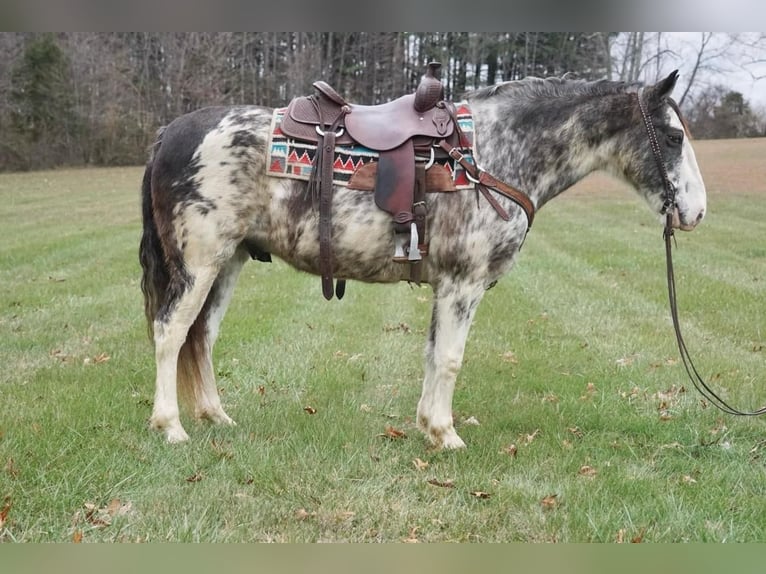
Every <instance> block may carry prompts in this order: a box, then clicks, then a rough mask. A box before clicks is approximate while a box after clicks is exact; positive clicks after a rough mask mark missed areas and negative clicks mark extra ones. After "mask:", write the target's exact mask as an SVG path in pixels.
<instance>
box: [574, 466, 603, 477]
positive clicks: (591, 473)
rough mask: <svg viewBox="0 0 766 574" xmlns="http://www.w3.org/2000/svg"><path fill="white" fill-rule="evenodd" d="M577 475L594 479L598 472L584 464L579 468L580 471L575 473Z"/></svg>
mask: <svg viewBox="0 0 766 574" xmlns="http://www.w3.org/2000/svg"><path fill="white" fill-rule="evenodd" d="M577 474H578V475H580V476H584V477H586V478H596V475H597V474H598V471H597V470H596V469H595V468H593V467H592V466H589V465H587V464H584V465H583V466H581V467H580V470H578V471H577Z"/></svg>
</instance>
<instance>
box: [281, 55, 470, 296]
mask: <svg viewBox="0 0 766 574" xmlns="http://www.w3.org/2000/svg"><path fill="white" fill-rule="evenodd" d="M440 67H441V64H439V63H438V62H431V63H430V64H428V68H427V71H426V74H425V75H424V76H423V78H422V79H421V81H420V84H419V85H418V88H417V90H416V91H415V93H414V94H408V95H405V96H402V97H400V98H397V99H396V100H393V101H391V102H387V103H384V104H380V105H376V106H366V105H357V104H350V103H348V102H347V101H346V100H345V99H344V98H343V97H342V96H340V95H339V94H338V93H337V92H336V91H335V90H334V89H333V88H332V87H331V86H330V85H328V84H327V83H326V82H323V81H318V82H315V83H314V84H313V85H314V88H316V90H317V93H316V94H314V95H311V96H303V97H298V98H295V99H293V100H292V101H291V102H290V104H289V105H288V107H287V110H286V112H285V115H284V117H283V119H282V124H281V126H280V128H281V130H282V132H283V133H284V134H285V135H286V136H288V137H290V138H294V139H296V140H301V141H307V142H312V143H315V144H316V146H317V153H316V157H315V160H314V167H313V172H312V177H311V179H310V181H309V187H310V188H311V190H312V192H313V196H314V198H315V201H316V200H318V203H319V250H320V254H319V258H320V272H321V275H322V292H323V294H324V296H325V298H327V299H331V298H332V296H333V294H334V289H333V282H332V281H333V279H332V277H333V265H332V221H331V218H330V209H331V203H332V189H333V184H332V169H333V159H334V151H335V146H336V145H353V144H358V145H362V146H364V147H366V148H368V149H371V150H374V151H376V152H378V154H379V155H378V161H377V166H376V167H377V169H376V176H375V178H376V179H375V204H376V205H377V206H378V207H379V208H380V209H382V210H384V211H386V212H388V213H390V214H391V217H392V220H393V223H394V232H395V234H396V235H395V238H396V241H397V247H396V251H395V253H394V260H396V261H401V262H409V263H411V264H412V267H411V270H412V273H411V278H412V279H414V280H416V281H418V280H419V271H420V269H419V263H420V262H421V260H422V257H423V256H424V255H425V254H426V253H427V243H426V228H425V224H426V215H427V214H426V203H425V192H426V190H425V168H426V165H427V162H428V160H429V158H430V159H431V160H432V159H433V155H432V154H434V153H441V154H443V153H445V152H444V151H443V150H441V149H440V148H435V147H434V145H435V143H436V142H438V141H441V140H445V139H446V140H449V141H450V142H451V143H452V144H453V145H455V146H457V145H458V144H459V140H458V130H457V128H456V120H455V109H454V106H453V105H452V104H451V103H450V102H446V101H444V87H443V86H442V83H441V80H440V79H439V69H440ZM418 158H423V159H422V160H420V161H419V159H418ZM344 290H345V285H344V284H343V282H342V281H339V282H338V290H337V295H338V298H340V297H342V296H343V292H344Z"/></svg>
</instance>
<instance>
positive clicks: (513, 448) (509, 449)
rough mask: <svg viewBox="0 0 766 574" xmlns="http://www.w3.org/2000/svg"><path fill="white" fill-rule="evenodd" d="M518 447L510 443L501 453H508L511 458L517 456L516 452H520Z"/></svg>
mask: <svg viewBox="0 0 766 574" xmlns="http://www.w3.org/2000/svg"><path fill="white" fill-rule="evenodd" d="M518 450H519V449H518V448H516V445H515V444H509V445H508V446H507V447H505V448H504V449H503V450H501V451H500V454H507V455H509V456H510V457H511V458H515V457H516V454H517V453H518Z"/></svg>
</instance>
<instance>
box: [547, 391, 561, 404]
mask: <svg viewBox="0 0 766 574" xmlns="http://www.w3.org/2000/svg"><path fill="white" fill-rule="evenodd" d="M543 402H544V403H557V402H559V398H558V397H557V396H556V395H554V394H552V393H551V394H549V395H545V396H544V397H543Z"/></svg>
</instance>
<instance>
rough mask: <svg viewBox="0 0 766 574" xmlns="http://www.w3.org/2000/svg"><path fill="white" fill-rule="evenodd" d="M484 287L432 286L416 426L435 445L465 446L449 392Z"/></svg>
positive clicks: (463, 284)
mask: <svg viewBox="0 0 766 574" xmlns="http://www.w3.org/2000/svg"><path fill="white" fill-rule="evenodd" d="M484 290H485V289H484V285H483V284H476V283H467V282H460V281H454V280H449V281H442V282H440V283H439V284H438V286H437V287H436V288H435V289H434V301H433V314H432V315H431V328H430V330H429V333H428V342H427V343H426V369H425V371H426V372H425V378H424V380H423V393H422V394H421V396H420V401H419V402H418V412H417V421H418V428H420V430H422V431H423V432H424V433H425V435H426V436H427V437H428V438H429V440H430V441H431V442H432V443H433V445H434V446H435V447H437V448H448V449H456V448H463V447H465V443H464V442H463V440H462V439H461V438H460V437H459V436H458V434H457V433H456V432H455V427H454V425H453V421H452V395H453V392H454V390H455V380H456V379H457V375H458V373H459V372H460V367H461V365H462V364H463V352H464V351H465V343H466V339H467V337H468V331H469V329H470V328H471V322H472V321H473V317H474V314H475V313H476V307H478V305H479V302H480V301H481V298H482V296H483V295H484Z"/></svg>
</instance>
